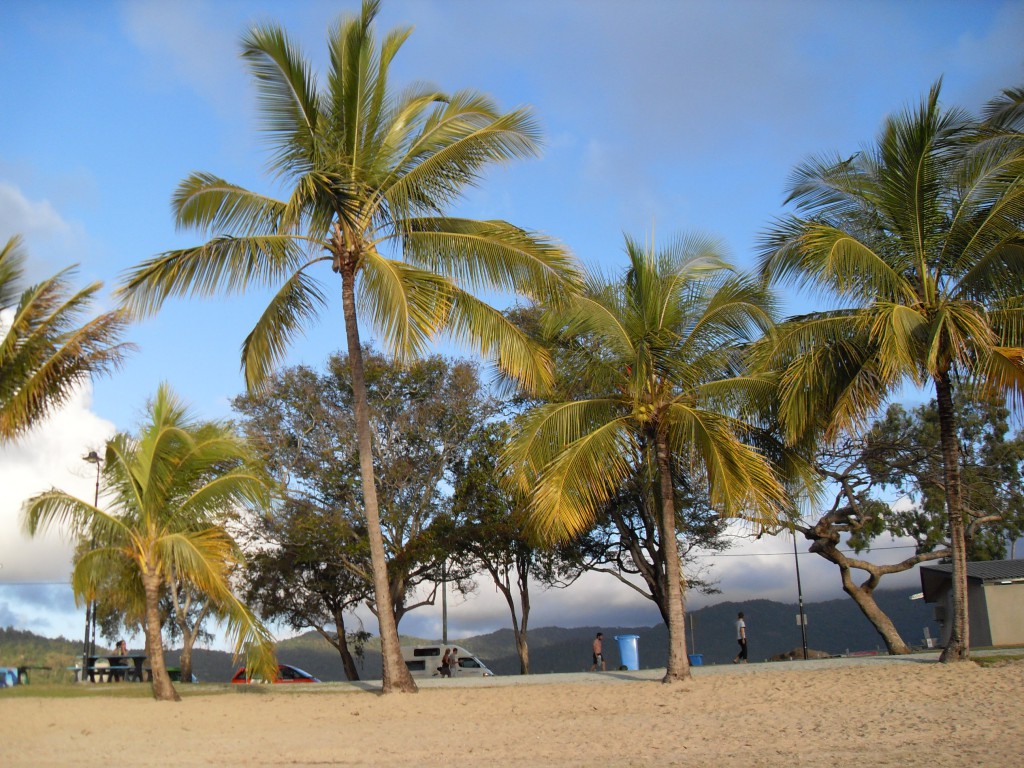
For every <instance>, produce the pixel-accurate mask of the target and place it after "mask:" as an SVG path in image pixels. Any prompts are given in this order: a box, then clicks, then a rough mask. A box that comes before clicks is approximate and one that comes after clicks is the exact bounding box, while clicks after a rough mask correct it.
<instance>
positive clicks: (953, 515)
mask: <svg viewBox="0 0 1024 768" xmlns="http://www.w3.org/2000/svg"><path fill="white" fill-rule="evenodd" d="M935 400H936V405H937V406H938V411H939V439H940V441H941V443H942V465H943V466H942V469H943V476H944V477H943V479H944V482H945V484H946V514H947V516H948V517H949V547H950V555H951V559H952V561H953V574H952V576H953V611H952V613H953V615H952V616H951V617H950V618H951V624H950V632H949V642H948V643H947V644H946V647H945V649H944V650H943V651H942V655H941V656H940V657H939V658H940V661H943V662H946V663H949V662H953V661H966V660H967V658H968V655H969V654H970V637H969V634H968V629H969V627H968V623H967V621H968V618H967V545H966V542H965V540H964V515H963V509H962V508H961V504H960V445H959V443H958V442H957V439H958V437H957V429H956V414H955V412H954V411H953V384H952V382H951V381H950V378H949V373H948V372H943V373H941V374H939V375H938V376H937V377H936V378H935Z"/></svg>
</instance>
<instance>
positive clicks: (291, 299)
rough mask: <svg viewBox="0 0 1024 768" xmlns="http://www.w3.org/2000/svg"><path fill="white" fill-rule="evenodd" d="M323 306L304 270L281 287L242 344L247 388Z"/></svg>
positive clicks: (274, 363)
mask: <svg viewBox="0 0 1024 768" xmlns="http://www.w3.org/2000/svg"><path fill="white" fill-rule="evenodd" d="M326 306H327V297H326V296H325V295H324V293H323V290H322V289H321V287H320V285H319V284H318V283H317V282H316V281H315V280H314V279H312V278H311V277H309V276H308V275H307V274H306V272H305V271H304V270H300V271H298V272H296V273H295V274H294V275H292V277H291V278H289V279H288V280H287V281H286V282H285V284H284V285H282V286H281V289H280V290H279V291H278V292H277V293H276V294H274V297H273V298H272V299H271V300H270V304H268V305H267V308H266V309H265V310H264V311H263V314H262V315H260V318H259V320H258V321H257V322H256V325H255V327H253V329H252V330H251V331H250V332H249V335H248V336H246V337H245V341H244V342H243V343H242V369H243V371H244V373H245V383H246V388H247V389H248V390H249V391H256V390H259V389H260V388H261V387H262V386H263V384H264V382H265V381H266V380H267V377H268V376H269V375H270V374H271V372H272V371H273V370H274V368H275V367H276V366H277V364H278V363H279V362H280V361H281V360H282V359H283V358H284V355H285V353H286V352H287V349H288V345H289V344H290V343H291V341H292V339H293V338H294V337H295V336H296V335H297V334H298V333H301V332H302V330H303V329H304V328H305V327H306V325H307V323H309V322H310V321H311V320H313V319H314V318H315V317H316V316H317V315H318V314H319V313H320V311H321V310H323V309H324V308H325V307H326Z"/></svg>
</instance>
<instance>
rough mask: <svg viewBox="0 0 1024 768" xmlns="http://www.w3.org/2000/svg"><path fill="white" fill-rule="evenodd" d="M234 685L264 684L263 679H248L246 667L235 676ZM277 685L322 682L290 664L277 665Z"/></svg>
mask: <svg viewBox="0 0 1024 768" xmlns="http://www.w3.org/2000/svg"><path fill="white" fill-rule="evenodd" d="M231 682H232V683H264V682H266V680H264V679H263V678H261V677H248V676H247V675H246V674H245V667H242V668H241V669H239V670H238V671H237V672H235V676H234V677H232V678H231ZM273 682H275V683H319V682H320V681H319V680H318V679H317V678H315V677H313V676H312V675H311V674H309V672H306V671H304V670H301V669H299V668H298V667H293V666H291V665H290V664H278V665H277V679H276V680H274V681H273Z"/></svg>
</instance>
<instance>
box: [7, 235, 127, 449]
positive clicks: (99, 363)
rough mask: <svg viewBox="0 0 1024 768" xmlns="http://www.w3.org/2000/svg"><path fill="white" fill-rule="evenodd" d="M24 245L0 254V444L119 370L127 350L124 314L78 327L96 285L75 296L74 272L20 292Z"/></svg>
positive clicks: (16, 243) (10, 245) (12, 243)
mask: <svg viewBox="0 0 1024 768" xmlns="http://www.w3.org/2000/svg"><path fill="white" fill-rule="evenodd" d="M25 258H26V256H25V251H24V248H23V246H22V244H21V238H19V237H12V238H10V239H9V240H8V241H7V243H6V244H5V245H4V246H3V248H0V311H10V312H11V313H12V314H13V317H12V318H11V320H10V322H9V323H8V322H6V320H5V319H4V318H2V317H0V443H2V442H6V441H8V440H13V439H15V438H17V437H19V436H21V435H23V434H25V433H26V432H27V431H28V430H29V429H31V428H32V426H33V425H34V424H35V423H36V422H38V421H39V420H40V419H42V418H44V417H46V416H47V415H48V414H49V413H51V412H52V411H54V410H55V409H57V408H59V407H60V406H61V405H63V404H64V403H66V402H67V400H68V398H69V397H70V396H71V394H72V392H74V390H75V387H76V386H78V385H80V384H82V383H83V382H84V381H85V380H86V379H87V378H88V377H89V376H91V375H93V374H97V373H105V372H107V371H109V370H111V369H112V368H116V367H117V366H118V365H119V364H120V362H121V360H122V359H123V357H124V355H125V353H126V352H127V351H128V350H129V348H130V346H129V345H127V344H121V343H118V341H117V340H118V339H119V338H120V336H121V334H122V333H123V331H124V328H125V324H126V323H125V316H124V313H123V312H121V311H114V312H107V313H104V314H101V315H99V316H98V317H96V318H94V319H93V320H90V321H88V322H86V323H85V324H84V325H79V323H80V322H81V319H82V316H83V314H84V313H85V311H86V310H87V309H88V307H89V305H90V303H91V302H92V300H93V298H94V296H95V294H96V293H97V291H99V289H100V287H101V284H100V283H93V284H92V285H89V286H87V287H85V288H83V289H81V290H79V291H77V292H76V291H73V290H72V288H71V285H70V282H69V278H70V277H71V270H64V271H62V272H58V273H57V274H56V275H54V276H53V277H50V278H47V279H46V280H43V281H42V282H41V283H38V284H36V285H33V286H31V287H28V288H24V287H23V286H22V278H23V276H24V263H25Z"/></svg>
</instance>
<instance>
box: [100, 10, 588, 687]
mask: <svg viewBox="0 0 1024 768" xmlns="http://www.w3.org/2000/svg"><path fill="white" fill-rule="evenodd" d="M378 6H379V3H378V2H376V0H366V1H365V2H364V3H363V6H362V11H361V13H360V15H359V16H357V17H345V18H343V19H342V20H341V22H340V23H339V24H338V25H337V26H336V27H334V28H332V29H331V30H330V32H329V36H328V50H329V53H330V69H329V73H328V76H327V78H326V82H325V83H324V84H321V83H320V81H319V80H318V79H317V77H316V75H315V74H314V73H313V70H312V67H311V66H310V64H309V62H308V61H307V60H306V59H304V58H303V57H302V55H301V54H300V52H299V50H298V48H297V47H296V46H295V45H294V44H293V43H292V41H291V40H290V39H289V38H288V36H287V35H286V34H285V32H284V31H283V30H281V29H280V28H278V27H276V26H272V25H266V26H261V27H257V28H255V29H253V30H252V31H251V32H249V33H248V34H247V35H246V36H245V38H244V40H243V57H244V59H245V61H246V63H247V64H248V66H249V69H250V72H251V73H252V76H253V79H254V80H255V83H256V86H257V89H258V92H259V109H260V112H261V114H262V121H263V128H264V135H265V137H266V140H267V144H268V146H269V148H270V152H271V159H270V169H271V171H272V172H273V173H274V175H275V176H276V177H277V179H278V181H279V182H281V183H283V184H285V185H287V186H288V187H289V188H290V193H289V195H288V196H287V198H286V199H283V200H276V199H273V198H271V197H268V196H266V195H263V194H260V193H257V192H252V191H249V190H246V189H243V188H241V187H238V186H236V185H233V184H230V183H229V182H227V181H224V180H222V179H220V178H218V177H216V176H213V175H210V174H206V173H194V174H192V175H191V176H190V177H188V178H187V179H185V180H184V181H183V182H182V183H181V185H180V186H179V187H178V190H177V192H176V193H175V195H174V198H173V208H174V213H175V216H176V219H177V223H178V224H179V226H181V227H186V228H190V229H196V230H199V231H200V232H204V233H206V234H208V235H210V236H211V239H209V240H208V241H207V242H206V243H205V244H203V245H200V246H198V247H195V248H187V249H183V250H176V251H170V252H167V253H163V254H161V255H159V256H157V257H155V258H153V259H151V260H149V261H146V262H144V263H142V264H141V265H139V266H138V267H137V268H135V269H133V270H131V271H130V272H129V273H128V275H127V276H126V277H125V279H124V282H123V284H122V286H121V288H120V295H121V296H122V297H123V299H124V302H125V304H126V306H127V307H129V308H130V309H131V310H132V311H133V312H137V313H151V312H154V311H156V310H157V309H158V308H159V307H160V305H161V304H162V302H163V301H164V300H165V299H166V298H167V297H169V296H172V295H177V296H186V295H193V296H211V295H214V294H218V293H239V292H242V291H245V290H247V289H250V288H257V287H272V288H273V289H274V290H275V291H276V293H275V295H274V296H273V298H272V299H271V301H270V304H269V306H268V307H267V309H266V310H265V311H264V312H263V314H262V316H261V317H260V318H259V319H258V320H257V321H256V325H255V327H254V328H253V330H252V332H251V333H250V334H249V335H248V337H247V338H246V339H245V342H244V344H243V345H242V367H243V369H244V372H245V378H246V382H247V384H248V386H249V387H250V388H258V387H259V386H261V384H262V383H263V382H264V381H265V380H266V378H267V375H268V373H269V372H271V371H272V370H273V368H274V366H275V365H276V364H277V363H278V362H280V360H281V359H282V356H283V355H284V354H285V352H286V350H287V348H288V346H289V344H290V342H291V341H292V339H293V338H294V337H295V335H296V334H297V333H300V332H301V331H302V329H303V328H304V327H306V326H307V325H308V324H309V323H310V322H312V321H313V319H314V318H315V317H316V316H317V315H318V314H319V313H320V312H321V311H322V310H323V309H324V307H325V306H326V304H327V293H326V291H325V289H324V286H323V284H322V283H320V282H319V281H318V279H317V277H316V276H315V270H317V269H321V270H331V271H333V273H334V274H336V275H338V277H339V278H340V281H341V302H342V309H343V314H344V320H345V332H346V342H347V347H348V353H349V359H350V361H351V365H352V385H353V390H354V396H355V398H354V399H355V411H356V420H357V429H358V432H359V435H358V437H359V447H360V463H361V471H362V476H363V498H364V505H365V511H366V516H367V523H368V525H367V528H368V536H369V539H370V549H371V556H372V558H373V563H374V589H375V593H376V595H377V604H378V605H380V606H385V605H388V604H389V602H388V600H387V597H386V596H387V595H388V592H387V574H386V562H385V551H384V544H383V540H382V539H381V537H380V522H379V512H378V509H377V501H376V489H375V485H374V476H373V466H372V442H371V435H370V428H369V421H368V417H367V410H366V409H367V402H366V388H365V382H364V374H363V367H362V356H361V355H362V348H361V342H360V332H359V317H363V318H364V319H366V320H368V321H369V322H370V323H371V325H372V327H373V329H374V330H375V332H376V333H377V335H378V338H379V339H380V340H381V342H382V344H383V345H384V346H385V347H386V349H387V350H388V351H389V352H390V353H391V354H393V355H395V356H397V357H398V358H409V357H412V356H415V355H417V354H419V353H421V352H423V351H424V350H425V349H426V348H427V346H428V344H430V343H431V342H432V340H433V339H435V338H436V337H437V335H438V334H441V333H446V334H449V335H450V336H452V337H453V338H455V339H457V340H459V341H463V342H470V343H472V344H473V345H475V346H476V347H477V348H478V349H479V350H480V351H481V353H483V354H485V355H487V356H489V357H492V358H494V359H496V361H497V363H498V365H499V367H500V368H501V369H502V370H503V371H505V372H506V373H507V374H508V375H510V376H513V377H514V378H516V379H517V380H519V381H521V382H522V383H523V384H524V385H525V386H528V387H537V386H541V385H543V384H545V383H546V382H548V381H550V380H551V370H550V363H549V361H548V358H547V356H546V355H545V353H544V351H543V349H542V348H540V347H539V346H538V345H535V344H532V343H531V341H530V339H529V338H528V337H527V336H526V335H525V334H524V333H523V332H522V331H520V330H519V329H518V328H517V327H516V326H515V325H514V324H513V323H511V322H510V321H509V320H508V319H507V318H505V317H504V315H502V313H501V312H499V311H497V310H496V309H494V308H493V307H491V306H489V305H488V304H487V303H486V302H484V301H482V300H481V299H480V298H478V297H477V295H476V294H477V293H479V292H480V291H482V290H483V291H499V292H510V291H511V292H518V293H519V294H522V295H525V296H527V297H528V298H529V299H531V300H536V301H550V300H557V299H558V298H559V297H560V296H561V295H562V294H563V293H564V292H565V291H566V288H567V287H569V288H571V287H572V286H573V285H574V283H575V282H576V281H577V278H576V272H575V266H574V261H573V259H572V258H571V257H570V256H569V255H568V254H567V253H566V252H565V251H564V250H562V249H561V248H559V247H557V246H556V245H555V244H553V243H552V242H551V241H549V240H547V239H546V238H544V237H541V236H538V235H535V234H532V233H530V232H527V231H524V230H522V229H520V228H518V227H515V226H513V225H511V224H509V223H507V222H505V221H496V220H488V221H478V220H471V219H466V218H459V217H454V216H450V215H448V213H447V211H448V210H449V209H450V208H451V207H452V205H453V204H454V203H455V202H457V201H458V200H459V199H460V198H461V196H462V194H463V193H464V192H465V190H466V189H467V188H469V187H471V186H473V185H475V184H477V183H478V182H479V181H480V179H481V175H482V173H483V172H484V170H485V169H486V168H487V167H488V166H490V165H492V164H494V163H504V162H506V161H509V160H512V159H515V158H521V157H526V156H530V155H533V154H535V153H536V151H537V143H538V137H539V132H538V129H537V126H536V124H535V122H534V120H533V119H532V118H531V116H530V113H529V111H528V110H526V109H515V110H512V111H510V112H501V111H500V110H498V108H497V107H496V106H495V105H494V104H493V103H492V101H491V100H490V99H489V98H487V97H486V96H483V95H481V94H479V93H475V92H471V91H458V92H456V93H452V94H444V93H441V92H439V91H437V90H435V89H433V88H431V87H427V86H423V85H413V86H411V87H408V88H406V89H405V90H403V91H401V92H396V91H395V90H394V89H393V88H392V86H391V83H390V80H389V69H390V66H391V63H392V61H393V60H394V57H395V56H396V54H397V53H398V51H399V49H400V48H401V46H402V44H403V43H404V42H405V40H406V39H407V38H408V36H409V34H410V30H409V29H407V28H401V29H396V30H393V31H391V32H389V33H388V34H387V35H385V36H384V38H383V40H381V41H380V43H379V45H378V43H377V41H376V39H375V36H374V29H373V21H374V18H375V16H376V14H377V11H378ZM327 274H328V276H330V274H331V273H330V272H328V273H327ZM378 618H379V620H380V622H381V640H382V647H383V658H384V670H383V686H384V690H385V692H389V691H391V690H408V691H412V690H415V684H414V683H413V681H412V678H411V677H410V675H409V673H408V670H407V668H406V666H405V664H404V662H403V661H402V658H401V650H400V648H399V645H398V633H397V628H396V627H395V626H394V621H393V618H392V617H389V616H388V611H386V610H381V611H379V612H378Z"/></svg>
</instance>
